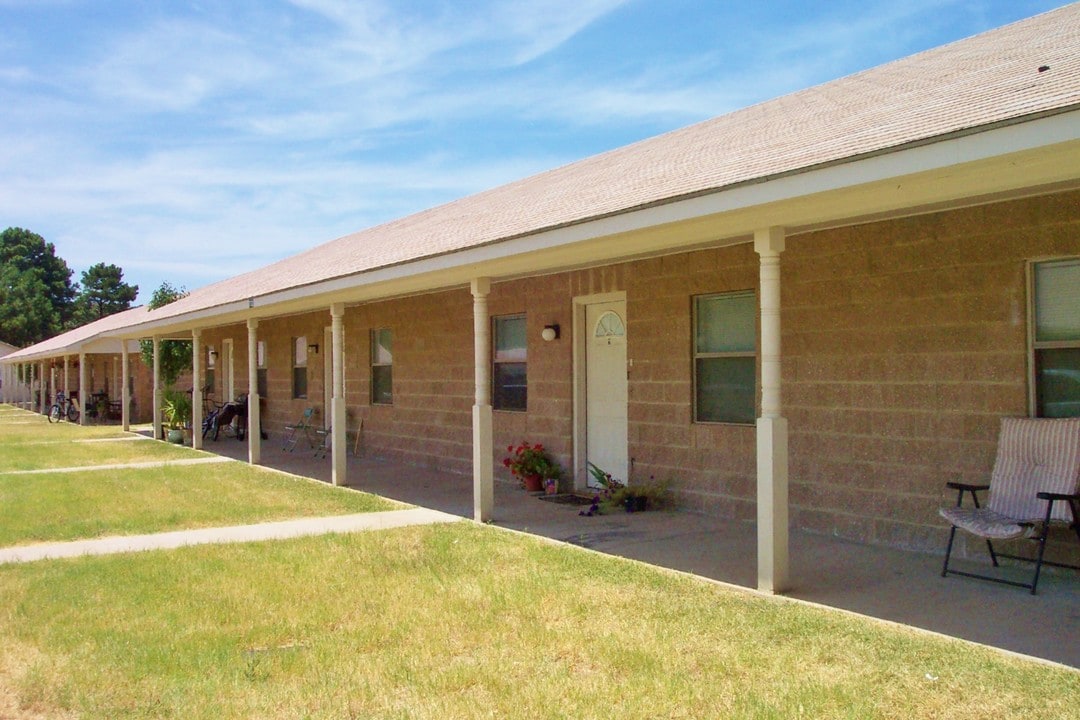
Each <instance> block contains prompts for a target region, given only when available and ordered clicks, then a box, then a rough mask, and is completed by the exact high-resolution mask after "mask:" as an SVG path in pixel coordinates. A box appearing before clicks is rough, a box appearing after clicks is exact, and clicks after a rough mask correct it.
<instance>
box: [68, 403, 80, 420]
mask: <svg viewBox="0 0 1080 720" xmlns="http://www.w3.org/2000/svg"><path fill="white" fill-rule="evenodd" d="M67 418H68V422H79V408H77V407H75V403H71V404H70V405H68V411H67Z"/></svg>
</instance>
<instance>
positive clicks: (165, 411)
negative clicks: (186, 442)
mask: <svg viewBox="0 0 1080 720" xmlns="http://www.w3.org/2000/svg"><path fill="white" fill-rule="evenodd" d="M161 414H162V416H164V418H165V422H166V423H168V425H169V428H170V429H172V430H179V429H181V428H184V427H188V426H190V425H191V396H190V395H188V394H187V393H186V392H182V391H180V390H174V389H171V388H170V389H168V390H166V391H165V393H164V394H163V396H162V398H161Z"/></svg>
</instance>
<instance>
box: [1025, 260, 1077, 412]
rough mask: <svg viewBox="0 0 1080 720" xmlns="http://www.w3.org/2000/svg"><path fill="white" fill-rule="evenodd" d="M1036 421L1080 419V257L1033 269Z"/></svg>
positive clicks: (1043, 263)
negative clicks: (1063, 418) (1038, 419)
mask: <svg viewBox="0 0 1080 720" xmlns="http://www.w3.org/2000/svg"><path fill="white" fill-rule="evenodd" d="M1032 285H1033V287H1032V293H1031V296H1032V333H1031V334H1032V355H1033V357H1032V360H1033V362H1032V363H1031V365H1032V369H1033V370H1034V379H1033V396H1034V401H1035V403H1034V404H1035V407H1034V411H1035V416H1036V417H1050V418H1055V417H1080V258H1071V259H1069V260H1056V261H1053V262H1040V263H1035V265H1034V267H1033V268H1032Z"/></svg>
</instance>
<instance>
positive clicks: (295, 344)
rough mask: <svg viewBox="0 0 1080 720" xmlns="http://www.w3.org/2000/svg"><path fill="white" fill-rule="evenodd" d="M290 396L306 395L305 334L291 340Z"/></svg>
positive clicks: (301, 396)
mask: <svg viewBox="0 0 1080 720" xmlns="http://www.w3.org/2000/svg"><path fill="white" fill-rule="evenodd" d="M292 396H293V397H294V398H306V397H307V336H306V335H301V336H300V337H295V338H293V341H292Z"/></svg>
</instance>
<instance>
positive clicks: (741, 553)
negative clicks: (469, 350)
mask: <svg viewBox="0 0 1080 720" xmlns="http://www.w3.org/2000/svg"><path fill="white" fill-rule="evenodd" d="M204 449H205V450H208V451H210V452H215V453H220V454H223V455H227V456H229V457H233V458H236V459H240V460H246V459H247V443H246V442H238V441H237V440H235V439H225V438H223V439H221V440H218V441H217V442H213V441H207V442H206V444H205V446H204ZM262 463H263V464H264V465H267V466H269V467H273V468H277V469H279V470H285V471H287V472H291V473H295V474H297V475H303V476H306V477H311V478H316V479H319V480H322V481H325V482H329V480H330V458H329V457H326V458H322V459H315V458H314V457H313V454H312V452H311V451H310V450H306V448H305V447H304V445H303V443H301V444H300V446H299V447H298V448H297V449H296V450H295V451H294V452H292V453H284V452H282V451H281V448H280V445H279V444H278V443H277V442H275V439H274V438H273V437H272V439H271V440H267V441H264V442H263V445H262ZM348 478H349V485H350V487H353V488H355V489H357V490H363V491H366V492H371V493H375V494H377V495H381V496H383V497H388V498H392V499H395V500H399V501H402V502H406V503H411V504H413V505H418V506H421V507H426V508H431V509H434V510H440V511H442V512H447V513H452V514H455V515H460V516H462V517H472V478H471V477H466V476H462V475H455V474H451V473H446V472H441V471H438V470H433V469H428V468H420V467H414V466H409V465H401V464H396V463H391V462H385V461H380V460H377V459H372V458H357V457H352V456H350V457H349V460H348ZM495 485H496V487H495V521H494V524H496V525H499V526H502V527H507V528H512V529H515V530H521V531H525V532H529V533H532V534H535V535H540V536H544V537H548V538H553V539H556V540H561V541H565V542H568V543H572V544H575V545H580V546H582V547H587V548H591V549H593V550H597V551H599V552H603V553H609V554H612V555H618V556H622V557H627V558H633V559H635V560H640V561H643V562H647V563H650V564H654V565H659V566H663V567H667V568H673V569H676V570H682V571H686V572H690V573H694V574H697V575H701V576H703V577H707V578H711V579H714V580H719V581H722V582H726V583H731V584H734V585H740V586H743V587H747V588H753V587H755V586H756V584H757V574H756V552H757V551H756V534H755V527H754V524H753V523H745V522H733V521H728V520H724V519H720V518H714V517H706V516H702V515H696V514H692V513H687V512H678V511H662V512H646V513H634V514H623V513H618V514H611V515H602V516H597V517H582V516H579V515H578V511H579V509H580V508H579V507H576V506H572V505H560V504H556V503H551V502H544V501H541V500H540V499H539V498H537V497H533V496H531V495H529V494H527V493H525V492H524V491H523V490H521V489H519V488H518V487H517V486H516V485H513V484H510V483H505V482H498V481H497V482H496V484H495ZM945 537H946V531H945V529H944V527H943V528H942V548H943V549H944V541H945ZM790 546H791V581H792V589H791V591H790V592H789V593H787V594H788V595H790V596H791V597H795V598H799V599H803V600H808V601H811V602H815V603H820V604H822V605H827V606H830V607H834V608H841V609H844V610H849V611H853V612H856V613H860V614H863V615H869V616H872V617H876V618H881V619H884V620H890V621H894V622H899V623H903V624H906V625H912V626H915V627H919V628H923V629H926V630H931V631H935V632H939V633H942V634H945V635H950V636H954V637H958V638H964V639H967V640H972V641H975V642H979V643H983V644H986V645H991V646H994V647H998V648H1002V649H1005V650H1010V651H1013V652H1019V653H1023V654H1025V655H1031V656H1033V657H1037V658H1043V659H1047V660H1051V661H1054V662H1058V663H1062V664H1065V665H1069V666H1072V667H1080V578H1078V577H1077V575H1076V573H1072V572H1067V571H1060V572H1053V571H1051V572H1047V571H1046V570H1044V571H1043V572H1044V574H1043V577H1042V579H1040V581H1039V594H1038V595H1037V596H1034V597H1033V596H1031V595H1030V594H1029V593H1028V592H1027V591H1026V590H1022V589H1018V588H1011V587H1006V586H1000V585H994V584H991V583H987V582H983V581H978V580H969V579H965V578H957V577H950V578H942V577H941V558H940V557H938V556H936V555H927V554H922V553H913V552H904V551H900V550H893V549H889V548H881V547H875V546H869V545H862V544H859V543H854V542H849V541H845V540H840V539H837V538H832V537H827V536H821V535H813V534H809V533H805V532H799V531H792V533H791V540H790ZM1023 570H1024V571H1025V572H1026V571H1027V569H1026V568H1024V569H1023Z"/></svg>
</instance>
